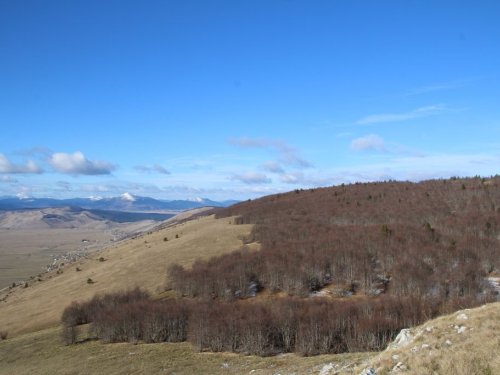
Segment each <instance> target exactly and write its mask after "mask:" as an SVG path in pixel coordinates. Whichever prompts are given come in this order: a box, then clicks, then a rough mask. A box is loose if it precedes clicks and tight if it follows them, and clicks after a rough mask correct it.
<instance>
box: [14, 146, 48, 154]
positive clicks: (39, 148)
mask: <svg viewBox="0 0 500 375" xmlns="http://www.w3.org/2000/svg"><path fill="white" fill-rule="evenodd" d="M12 154H13V155H21V156H39V155H42V156H50V154H52V151H51V150H50V149H49V148H47V147H45V146H36V147H32V148H28V149H24V150H17V151H14V152H13V153H12Z"/></svg>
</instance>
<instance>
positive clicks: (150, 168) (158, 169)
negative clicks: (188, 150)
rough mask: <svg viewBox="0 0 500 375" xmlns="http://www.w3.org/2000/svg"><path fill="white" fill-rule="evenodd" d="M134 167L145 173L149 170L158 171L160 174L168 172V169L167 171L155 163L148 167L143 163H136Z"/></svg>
mask: <svg viewBox="0 0 500 375" xmlns="http://www.w3.org/2000/svg"><path fill="white" fill-rule="evenodd" d="M134 169H136V170H138V171H140V172H145V173H150V172H158V173H161V174H170V172H169V171H167V170H166V169H165V168H163V167H162V166H161V165H158V164H155V165H153V166H152V167H148V166H145V165H136V166H135V167H134Z"/></svg>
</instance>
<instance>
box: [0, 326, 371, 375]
mask: <svg viewBox="0 0 500 375" xmlns="http://www.w3.org/2000/svg"><path fill="white" fill-rule="evenodd" d="M132 353H133V354H132ZM367 355H368V353H360V354H349V355H337V356H335V355H323V356H317V357H309V358H303V357H298V356H296V355H293V354H288V355H280V356H277V357H267V358H261V357H255V356H243V355H236V354H232V353H195V352H194V351H193V349H192V347H191V345H190V344H187V343H182V344H139V345H132V344H108V345H103V344H100V343H99V342H87V343H83V344H78V345H75V346H72V347H68V346H64V345H62V343H61V340H60V329H59V328H50V329H47V330H43V331H39V332H35V333H29V334H25V335H22V336H19V337H14V338H12V339H7V340H6V341H3V342H0V373H3V374H16V375H22V374H30V375H33V374H47V375H48V374H65V375H66V374H68V375H69V374H109V375H110V374H130V375H131V374H157V373H161V374H178V375H179V374H249V373H250V372H251V371H252V370H255V371H254V372H252V374H277V373H282V374H285V373H286V374H292V373H295V374H317V373H318V372H319V371H320V370H321V368H322V367H323V365H324V364H325V363H329V362H335V363H339V364H349V363H353V362H359V361H362V360H363V359H364V358H366V356H367ZM224 364H227V367H226V366H225V365H224Z"/></svg>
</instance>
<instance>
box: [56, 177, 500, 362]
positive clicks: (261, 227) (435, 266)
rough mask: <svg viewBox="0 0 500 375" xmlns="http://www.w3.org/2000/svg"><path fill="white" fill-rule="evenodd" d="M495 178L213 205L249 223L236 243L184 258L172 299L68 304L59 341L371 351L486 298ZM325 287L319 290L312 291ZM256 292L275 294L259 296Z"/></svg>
mask: <svg viewBox="0 0 500 375" xmlns="http://www.w3.org/2000/svg"><path fill="white" fill-rule="evenodd" d="M499 185H500V177H498V176H495V177H491V178H480V177H476V178H468V179H456V178H452V179H448V180H432V181H424V182H420V183H410V182H384V183H366V184H362V183H359V184H353V185H348V186H337V187H330V188H320V189H310V190H295V191H292V192H289V193H286V194H278V195H272V196H268V197H264V198H261V199H258V200H255V201H248V202H243V203H240V204H237V205H235V206H232V207H230V208H227V209H225V210H222V211H220V212H218V213H217V217H218V219H219V220H232V222H233V223H234V224H235V225H237V224H241V223H254V224H256V226H255V227H254V230H253V232H252V234H251V236H250V238H248V239H247V241H248V242H252V241H259V242H260V243H261V250H260V251H253V252H252V251H249V250H246V249H245V248H242V249H240V250H237V251H234V252H233V253H230V254H227V255H223V256H221V257H217V258H212V259H210V260H209V261H197V262H196V263H195V264H194V265H193V267H192V268H191V269H184V268H183V267H181V266H179V265H174V266H172V267H171V268H170V269H169V272H168V275H169V277H168V280H167V286H168V287H169V288H172V289H173V290H175V291H176V292H177V294H178V296H179V298H178V299H171V300H166V301H151V300H149V299H148V297H147V295H146V294H145V293H143V292H141V291H140V290H136V291H130V292H127V293H125V292H124V293H121V294H115V295H105V296H96V297H95V298H94V299H93V300H91V301H89V302H87V303H83V304H76V303H75V304H73V305H71V306H69V307H68V308H67V309H66V311H65V313H64V315H63V322H64V324H65V332H66V337H67V341H68V342H72V341H74V340H75V337H76V336H75V334H76V327H77V326H78V325H80V324H85V323H92V325H91V326H92V329H93V332H94V333H95V335H96V337H98V338H99V339H101V340H102V341H104V342H118V341H131V342H136V341H138V340H144V341H145V342H163V341H170V342H176V341H185V340H189V341H190V342H192V343H193V344H194V346H195V348H196V349H197V350H200V351H201V350H211V351H234V352H243V353H252V354H259V355H271V354H275V353H278V352H298V353H301V354H304V355H314V354H318V353H340V352H347V351H363V350H380V349H383V348H384V347H385V346H386V345H387V343H388V342H389V341H390V340H392V339H393V338H394V336H395V335H396V334H397V333H398V331H399V330H400V329H401V328H405V327H409V326H413V325H416V324H420V323H422V322H423V321H425V320H427V319H430V318H433V317H436V316H438V315H440V314H443V313H448V312H451V311H454V310H456V309H459V308H465V307H472V306H477V305H480V304H483V303H485V302H487V301H491V300H494V299H496V294H495V290H494V288H493V286H492V285H491V284H490V283H489V280H488V276H490V275H491V274H494V273H496V272H497V271H498V269H499V268H500V267H499V260H500V259H499V257H500V251H499V249H498V239H499V231H500V222H499V214H500V186H499ZM324 288H328V290H329V294H327V297H326V298H311V297H310V296H311V293H314V292H317V291H321V290H323V289H324ZM263 291H266V292H268V293H271V295H272V294H275V295H276V298H267V299H262V298H259V293H262V292H263Z"/></svg>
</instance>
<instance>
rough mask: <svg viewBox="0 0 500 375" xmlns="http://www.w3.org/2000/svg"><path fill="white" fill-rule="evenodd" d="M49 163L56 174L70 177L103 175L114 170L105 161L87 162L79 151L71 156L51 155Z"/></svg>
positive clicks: (63, 154) (113, 166)
mask: <svg viewBox="0 0 500 375" xmlns="http://www.w3.org/2000/svg"><path fill="white" fill-rule="evenodd" d="M49 163H50V165H51V166H52V168H53V169H54V170H55V171H56V172H59V173H64V174H70V175H87V176H93V175H105V174H111V172H112V171H113V170H115V169H116V165H113V164H111V163H110V162H107V161H103V160H97V159H95V160H88V159H87V158H86V157H85V155H83V153H81V152H80V151H77V152H75V153H73V154H65V153H56V154H53V155H52V156H51V157H50V159H49Z"/></svg>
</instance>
